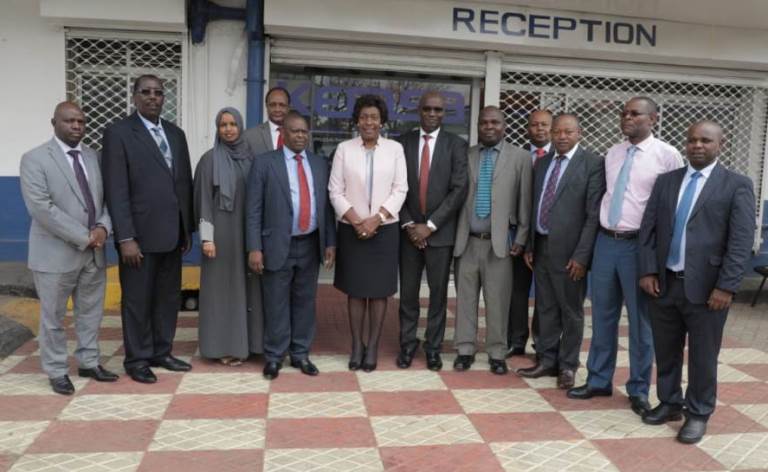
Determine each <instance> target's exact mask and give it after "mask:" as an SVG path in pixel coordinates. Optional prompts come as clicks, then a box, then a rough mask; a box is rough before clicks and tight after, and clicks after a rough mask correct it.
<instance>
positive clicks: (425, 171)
mask: <svg viewBox="0 0 768 472" xmlns="http://www.w3.org/2000/svg"><path fill="white" fill-rule="evenodd" d="M431 137H432V136H430V135H428V134H425V135H424V147H422V148H421V164H420V165H419V205H420V207H421V213H422V214H424V215H426V214H427V188H428V187H429V138H431Z"/></svg>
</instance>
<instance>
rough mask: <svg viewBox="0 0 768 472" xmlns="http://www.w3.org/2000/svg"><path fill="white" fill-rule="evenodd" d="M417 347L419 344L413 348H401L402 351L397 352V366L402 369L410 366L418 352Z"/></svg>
mask: <svg viewBox="0 0 768 472" xmlns="http://www.w3.org/2000/svg"><path fill="white" fill-rule="evenodd" d="M416 349H418V344H417V345H416V347H414V348H413V349H402V348H401V349H400V352H399V353H398V354H397V360H396V361H395V363H396V364H397V366H398V367H399V368H401V369H407V368H408V367H410V366H411V363H412V362H413V356H414V355H415V354H416Z"/></svg>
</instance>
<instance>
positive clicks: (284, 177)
mask: <svg viewBox="0 0 768 472" xmlns="http://www.w3.org/2000/svg"><path fill="white" fill-rule="evenodd" d="M310 165H311V164H310ZM272 170H273V172H274V173H275V176H276V177H277V181H278V182H280V188H282V189H283V194H284V195H285V198H287V199H288V206H289V207H291V206H292V205H293V202H292V201H291V183H290V182H289V181H288V169H286V168H285V155H284V154H283V152H282V151H274V153H273V158H272Z"/></svg>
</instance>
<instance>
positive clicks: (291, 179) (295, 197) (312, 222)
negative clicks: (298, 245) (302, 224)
mask: <svg viewBox="0 0 768 472" xmlns="http://www.w3.org/2000/svg"><path fill="white" fill-rule="evenodd" d="M283 155H284V156H285V169H286V170H287V171H288V184H289V185H290V187H291V205H292V206H293V225H292V228H291V236H301V235H302V234H309V233H311V232H312V231H314V230H316V229H317V206H316V203H315V186H314V180H312V168H311V167H310V165H309V160H308V159H307V152H306V151H301V157H302V160H301V165H302V167H304V174H305V175H306V176H307V185H308V186H309V201H310V210H309V229H307V231H301V230H299V163H298V162H296V159H294V156H295V155H296V153H295V152H293V151H291V150H290V149H288V146H283Z"/></svg>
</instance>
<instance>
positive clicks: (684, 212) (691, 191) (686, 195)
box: [667, 172, 701, 267]
mask: <svg viewBox="0 0 768 472" xmlns="http://www.w3.org/2000/svg"><path fill="white" fill-rule="evenodd" d="M699 177H701V172H694V173H693V174H691V180H689V181H688V185H686V186H685V190H684V191H683V197H682V198H681V199H680V204H679V205H677V212H675V227H674V230H673V231H672V244H671V245H670V246H669V256H668V257H667V267H669V266H674V265H677V264H678V263H679V262H680V255H681V254H680V249H681V245H682V244H683V235H684V234H685V226H686V224H687V223H688V214H689V213H690V212H691V207H692V206H693V196H694V195H695V194H696V183H697V180H698V178H699Z"/></svg>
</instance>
